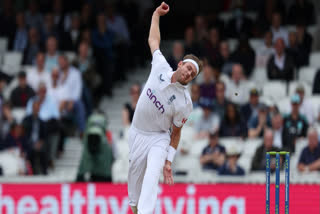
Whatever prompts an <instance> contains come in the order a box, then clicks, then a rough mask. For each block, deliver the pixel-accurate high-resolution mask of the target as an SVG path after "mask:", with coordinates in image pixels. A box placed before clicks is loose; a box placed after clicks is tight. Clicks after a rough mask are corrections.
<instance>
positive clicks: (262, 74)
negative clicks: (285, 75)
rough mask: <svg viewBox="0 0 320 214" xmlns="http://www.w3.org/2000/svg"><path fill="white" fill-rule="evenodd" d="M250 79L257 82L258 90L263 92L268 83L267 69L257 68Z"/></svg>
mask: <svg viewBox="0 0 320 214" xmlns="http://www.w3.org/2000/svg"><path fill="white" fill-rule="evenodd" d="M250 79H251V81H253V82H255V83H256V86H257V87H258V89H259V90H261V89H262V85H263V84H264V83H266V82H268V77H267V70H266V68H255V69H254V71H253V74H252V75H251V78H250Z"/></svg>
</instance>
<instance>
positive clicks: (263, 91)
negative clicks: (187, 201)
mask: <svg viewBox="0 0 320 214" xmlns="http://www.w3.org/2000/svg"><path fill="white" fill-rule="evenodd" d="M229 2H230V1H229ZM288 4H289V3H288ZM315 4H316V3H315ZM25 6H26V5H25ZM105 6H106V5H104V6H103V7H105ZM121 6H123V5H120V6H119V8H118V11H116V12H117V16H115V17H117V19H118V20H122V21H119V23H123V25H119V26H112V24H114V25H116V23H112V22H109V24H110V25H111V26H112V27H114V28H113V31H117V30H118V32H116V34H114V33H115V32H113V31H112V32H111V31H110V32H109V31H104V30H102V32H100V33H101V35H103V36H104V37H103V39H105V40H103V41H102V43H103V44H105V43H107V42H110V41H109V40H111V38H112V37H113V36H114V37H115V38H116V39H115V41H114V43H113V42H111V43H112V45H110V46H108V47H107V48H106V47H104V46H103V45H102V46H101V44H102V43H100V42H101V41H98V40H99V38H98V37H95V38H91V37H92V36H93V35H94V32H96V31H95V30H96V25H95V24H94V23H95V18H94V15H101V14H102V13H104V15H106V16H100V18H101V17H102V18H105V19H106V20H107V18H106V17H110V16H113V14H107V12H105V11H100V10H97V8H91V9H90V10H91V16H90V17H89V18H88V17H87V16H86V14H82V13H86V10H87V8H88V7H87V6H86V5H85V4H82V5H79V8H80V7H83V8H84V9H83V10H82V9H81V10H79V8H78V13H74V11H73V7H71V9H70V8H65V9H66V12H65V13H64V14H58V15H55V17H54V19H52V18H53V17H52V14H51V13H47V11H46V10H44V9H43V11H42V9H41V8H40V9H41V13H39V14H40V17H42V19H43V20H40V27H39V26H38V24H39V23H38V21H39V20H38V19H37V17H36V16H35V17H31V18H30V17H28V18H26V23H27V26H28V27H27V29H30V28H31V27H36V28H38V33H39V34H40V35H39V37H40V38H39V40H40V41H41V42H39V43H38V44H37V45H35V46H32V47H29V45H30V44H29V42H30V39H28V38H24V39H26V40H27V43H28V44H26V45H25V47H24V45H23V44H22V43H23V41H22V43H21V44H22V45H21V47H23V48H24V50H23V51H21V50H19V51H17V48H18V46H19V48H20V43H19V39H18V37H19V36H18V33H16V29H15V28H16V24H15V18H14V17H12V20H11V21H10V20H9V21H8V20H7V19H5V17H4V15H3V14H2V13H1V16H0V21H3V22H1V23H7V24H8V23H9V24H8V25H7V27H8V26H9V27H10V26H12V27H13V28H14V30H13V31H10V28H9V27H8V28H7V31H6V26H4V27H3V28H4V30H1V32H0V68H1V72H0V73H1V75H0V83H1V84H0V86H1V87H0V111H1V116H0V123H1V124H0V128H1V136H0V137H1V142H0V149H1V151H0V166H1V168H2V170H3V174H4V176H0V182H72V181H75V179H76V175H77V170H78V167H79V164H80V159H81V155H82V152H83V145H82V143H81V141H82V140H83V137H85V136H83V130H81V129H80V128H79V127H78V126H77V125H78V124H79V123H78V121H79V120H78V119H79V118H81V117H82V118H83V117H84V118H85V119H86V118H88V116H89V115H91V113H92V112H93V111H95V110H101V111H103V112H104V113H105V116H106V118H107V120H108V130H107V131H109V133H112V134H111V135H112V139H109V142H110V144H112V147H113V152H114V156H115V158H116V160H115V162H114V163H113V166H112V181H113V182H115V183H124V182H126V181H127V171H128V167H129V165H128V154H129V148H128V145H127V140H128V139H127V135H128V128H129V127H128V126H124V124H123V123H122V117H123V111H122V110H123V108H124V104H125V103H127V102H129V101H130V99H131V96H130V88H131V86H132V85H134V84H137V83H138V84H140V85H141V86H142V87H143V83H144V82H145V81H146V79H147V78H148V75H149V72H150V67H151V65H150V53H149V50H148V48H147V47H146V40H147V33H148V32H145V31H146V29H148V26H149V18H150V17H149V16H150V14H148V11H145V12H146V13H145V14H144V13H143V12H141V14H140V15H141V16H140V19H141V20H140V21H139V23H135V21H134V20H136V19H135V18H136V17H135V14H133V15H132V14H131V13H130V11H129V9H130V7H128V6H127V7H125V6H123V7H124V8H122V7H121ZM289 6H290V5H287V7H288V8H289ZM25 8H26V7H25ZM48 8H50V9H51V6H48ZM230 8H231V7H230ZM230 8H229V9H230ZM220 9H221V10H220V11H219V15H218V19H219V21H221V22H222V23H223V26H225V27H226V26H227V25H228V24H229V22H230V21H231V20H232V19H237V18H239V20H240V22H241V21H242V17H235V14H234V13H233V12H231V9H230V10H229V11H225V10H224V9H222V8H220ZM26 10H27V9H26ZM48 11H49V10H48ZM243 12H244V14H245V17H246V18H248V20H249V21H251V22H252V29H250V35H246V38H248V41H249V45H248V46H251V48H252V49H253V51H254V52H255V53H256V52H257V50H258V49H259V48H260V47H262V46H263V45H264V38H263V35H264V32H265V31H266V30H269V29H270V23H271V20H268V22H269V23H260V22H259V21H261V20H259V17H260V16H261V14H260V13H261V11H253V12H252V11H251V12H246V11H243ZM272 12H274V11H272ZM60 15H61V16H60ZM208 15H209V14H208ZM271 15H272V14H268V17H269V18H270V17H271ZM281 15H282V16H283V15H285V14H281ZM62 17H63V19H64V20H62V21H61V20H60V21H59V22H58V21H57V20H58V19H59V18H62ZM77 17H80V19H79V20H78V19H77ZM146 17H147V18H146ZM208 17H209V16H208ZM208 17H207V16H204V18H205V19H206V18H208ZM192 18H193V17H192ZM192 18H189V19H188V20H183V21H184V22H186V23H184V24H183V25H182V26H183V27H186V26H189V25H190V23H191V24H194V23H193V22H192V20H191V19H192ZM269 18H268V19H269ZM283 18H284V21H285V19H286V17H283ZM318 19H319V18H318ZM106 20H102V21H106ZM190 20H191V22H190ZM52 21H53V22H54V23H52ZM77 21H80V25H79V26H77V25H78V24H79V23H78V24H77ZM207 21H208V23H206V22H205V26H204V28H205V31H206V32H205V33H204V37H206V35H207V34H208V32H207V31H208V30H209V28H211V27H217V28H219V26H218V24H217V23H218V21H216V22H214V21H212V20H211V21H210V19H209V18H208V20H207ZM165 22H166V20H164V23H165ZM37 23H38V24H37ZM102 23H103V22H102ZM51 24H52V25H53V28H51V27H50V26H51ZM260 24H261V26H260ZM265 24H266V29H263V30H261V29H260V27H261V28H263V27H264V25H265ZM284 24H286V22H284ZM297 24H300V23H292V24H290V25H284V26H283V30H284V32H287V33H288V32H289V33H290V32H293V31H294V32H297V31H298V30H297ZM135 26H137V27H136V28H135ZM166 26H168V25H166ZM191 27H192V35H191V37H194V40H193V43H192V44H191V46H190V47H189V50H193V51H195V52H197V51H198V52H199V56H201V58H202V59H203V60H204V62H205V64H210V65H211V66H212V67H213V68H214V69H212V70H213V71H212V74H211V75H212V79H213V82H214V84H216V83H217V82H219V81H222V82H224V83H225V87H226V86H228V84H229V83H230V81H231V80H230V79H231V77H230V74H231V73H221V72H220V69H221V68H222V66H223V65H224V64H225V63H230V64H231V65H232V64H233V63H239V60H238V59H237V60H235V61H232V60H233V59H232V57H229V58H228V59H222V58H223V57H222V56H221V55H222V53H221V50H220V48H221V47H220V46H217V47H209V48H208V47H206V48H204V47H203V46H205V44H206V41H205V40H200V41H198V40H197V39H198V36H199V35H198V34H199V32H198V31H197V29H198V28H200V27H203V26H200V27H199V26H195V25H193V26H191ZM306 29H307V32H309V33H310V35H311V36H312V37H313V41H311V44H310V49H311V50H312V52H310V53H308V54H310V56H309V64H308V65H304V66H302V67H299V68H298V67H297V66H296V67H295V71H294V72H295V73H294V75H293V76H294V80H292V81H287V82H284V81H280V80H269V79H268V76H267V69H266V67H254V68H253V72H252V74H251V75H248V77H247V79H246V80H245V81H246V82H245V84H246V86H247V88H248V89H249V88H250V89H251V88H257V89H258V91H259V92H260V95H261V96H260V98H259V99H260V100H259V103H264V104H266V105H267V106H268V108H269V112H270V115H274V113H275V112H276V110H274V108H275V107H276V108H277V109H278V110H279V112H280V113H281V115H282V116H284V115H286V114H288V113H290V111H289V110H290V109H291V106H290V105H291V101H290V99H291V97H292V96H293V95H295V94H296V89H297V87H298V86H303V88H304V91H305V97H306V98H308V100H309V101H310V103H311V105H312V108H313V110H314V111H315V114H316V116H317V118H316V120H315V122H314V123H313V124H310V125H312V126H315V127H316V128H317V129H318V133H320V132H319V131H320V125H319V119H320V118H319V113H320V97H319V95H315V94H312V88H311V87H312V85H313V84H314V79H315V75H316V73H317V71H318V69H319V68H320V52H319V49H317V47H316V40H319V38H316V37H317V35H318V31H319V23H317V24H315V25H314V24H312V25H307V26H306ZM98 30H99V29H98ZM98 30H97V31H98ZM170 30H171V29H170V26H169V27H168V28H165V27H164V29H163V32H164V33H165V32H169V33H170ZM183 30H185V29H183ZM259 31H261V32H259ZM70 32H72V33H70ZM106 32H108V33H106ZM126 32H127V33H128V32H129V33H130V37H129V38H128V37H127V36H128V34H127V33H126ZM225 32H226V30H225V29H223V30H222V32H219V33H220V37H221V38H219V41H220V43H219V44H221V42H222V41H227V43H228V45H229V51H230V56H231V55H232V53H234V51H235V50H236V49H237V47H238V45H239V41H240V40H239V38H240V37H241V36H242V33H243V32H241V33H239V35H238V34H237V35H232V37H228V35H224V34H225ZM109 33H110V34H109ZM119 34H121V36H122V37H121V36H120V37H118V36H119ZM182 34H183V32H177V35H179V36H178V38H174V37H173V38H170V36H167V35H162V36H163V37H164V40H163V41H162V42H161V50H162V53H163V55H164V56H166V57H169V56H170V55H172V47H173V44H174V43H175V42H176V41H178V42H181V43H183V44H184V43H185V41H184V40H183V36H182ZM52 35H53V36H54V37H55V38H56V41H57V44H51V45H50V44H47V45H45V44H46V43H47V40H48V38H50V37H51V36H52ZM68 35H69V37H68ZM111 35H112V36H111ZM286 36H287V35H286ZM299 36H301V35H298V36H297V38H298V40H299V45H301V46H302V47H306V46H308V44H306V43H308V42H306V40H307V39H305V37H303V36H302V37H303V38H300V37H299ZM304 36H305V35H304ZM66 38H68V39H70V40H67V39H66ZM64 39H66V41H70V42H71V43H72V45H70V44H67V43H66V41H64ZM301 40H302V41H301ZM106 41H107V42H106ZM81 42H85V43H86V44H87V45H88V50H87V51H88V59H86V60H84V59H82V58H81V57H80V53H79V50H78V46H79V44H80V43H81ZM53 43H54V42H53ZM14 44H16V45H14ZM18 44H19V45H18ZM15 46H16V47H15ZM44 46H46V47H44ZM111 47H112V48H111ZM19 48H18V49H19ZM210 48H212V49H210ZM246 48H248V47H245V49H246ZM102 49H103V50H102ZM203 49H206V50H207V51H203ZM211 51H212V52H211ZM39 52H44V53H45V59H44V63H45V67H41V65H39V64H41V63H39V62H38V61H37V57H36V56H37V54H38V53H39ZM51 53H53V54H51ZM212 53H217V55H214V54H212ZM29 54H30V56H32V61H33V63H31V64H27V63H25V58H26V56H27V55H29ZM101 54H102V55H103V57H102V58H101ZM210 54H212V55H214V56H211V55H210ZM209 55H210V56H209ZM61 56H65V57H66V59H67V61H68V63H69V65H70V67H68V66H67V68H65V69H62V67H65V65H63V62H61V61H62V60H61V58H60V57H61ZM294 57H295V56H293V58H294ZM107 58H108V60H110V61H109V62H112V63H110V64H112V66H111V67H109V66H110V64H108V63H105V62H104V60H101V59H107ZM206 58H210V59H214V60H213V61H210V60H206ZM77 59H80V62H82V63H80V65H78V67H74V66H73V65H75V64H74V62H75V61H76V60H77ZM81 60H83V61H81ZM246 60H247V58H245V59H241V61H242V62H244V63H245V64H247V61H246ZM281 60H282V59H279V60H278V61H277V60H275V61H276V62H275V64H276V65H277V66H279V67H282V66H283V64H282V63H283V61H281ZM90 63H92V67H90V69H91V68H93V70H94V73H95V74H96V76H97V77H98V78H96V79H98V81H95V80H96V79H95V78H93V80H92V78H91V79H90V77H92V76H91V74H92V73H90V72H89V70H90V69H89V68H88V64H90ZM248 64H254V62H251V61H250V62H248ZM35 65H39V68H40V69H39V68H38V67H37V66H35ZM48 65H49V67H51V68H58V70H59V75H60V77H61V75H62V74H66V73H67V72H65V73H63V71H62V70H68V71H69V72H70V73H72V72H73V74H75V75H74V76H71V77H70V76H69V77H70V78H69V79H68V77H66V79H68V80H66V82H69V83H70V84H69V85H68V84H67V83H66V87H67V88H68V90H66V91H63V90H62V89H61V88H59V86H61V85H60V84H62V83H60V82H59V81H58V83H56V82H54V78H53V77H51V73H52V71H46V70H45V69H46V68H47V66H48ZM243 67H245V66H244V65H243ZM248 67H250V66H248ZM113 69H114V72H111V73H109V74H110V76H109V77H108V76H106V75H105V73H104V71H108V72H109V71H110V70H113ZM34 70H36V71H37V72H39V73H38V74H39V78H40V79H41V80H42V82H45V85H46V90H47V91H46V93H47V94H48V96H50V97H51V98H52V99H53V98H56V99H55V102H57V103H59V105H57V106H55V107H56V109H55V110H52V112H56V110H57V111H58V116H56V115H55V116H52V115H51V114H50V118H47V117H46V116H47V114H49V113H47V112H45V113H43V112H42V113H41V110H40V113H39V114H40V115H42V116H43V114H44V116H43V118H41V120H44V121H45V122H46V123H48V126H50V131H51V132H50V134H52V135H54V134H56V133H57V132H58V134H59V137H60V138H59V140H58V141H59V142H56V143H58V144H59V146H58V149H57V151H51V152H54V153H55V154H56V158H54V160H48V165H49V166H48V173H47V175H35V174H34V173H32V172H30V171H28V169H27V168H28V167H29V166H28V164H29V163H28V162H29V161H28V158H27V156H26V157H24V158H21V157H20V156H19V152H21V151H19V149H17V148H16V147H15V148H16V149H15V150H12V151H11V150H10V151H8V149H3V148H2V144H5V142H6V141H5V138H6V137H8V136H9V135H10V131H9V130H10V127H11V126H13V125H14V124H18V126H23V121H24V119H25V117H26V116H28V115H30V114H32V109H31V108H30V107H29V109H28V107H27V106H26V107H24V108H9V110H8V109H6V107H4V106H5V105H4V103H6V101H8V100H9V99H10V96H11V94H12V91H13V89H14V88H16V87H17V86H18V84H19V80H18V78H17V74H18V73H19V72H20V71H25V72H26V73H30V72H31V71H34ZM42 70H43V71H42ZM41 72H48V73H49V74H50V78H49V82H46V80H45V78H44V77H41V76H42V75H41ZM244 72H246V71H244ZM88 76H89V77H88ZM42 78H43V79H42ZM108 78H111V81H109V80H110V79H109V80H108V83H109V84H110V85H108V84H107V83H105V82H103V81H101V80H103V79H108ZM201 78H202V79H201ZM79 79H80V81H79ZM74 81H79V82H78V83H79V85H82V84H83V87H82V90H81V94H77V95H74V94H73V92H74V91H76V90H75V87H74V86H75V84H74ZM99 81H100V84H99ZM2 82H5V84H4V85H5V87H2ZM62 82H64V81H62ZM92 82H93V83H94V84H91V83H92ZM101 82H103V83H102V84H101ZM202 82H203V75H201V77H199V80H197V83H199V84H201V83H202ZM55 84H57V85H58V86H57V87H56V86H54V85H55ZM234 84H237V83H234ZM57 88H59V89H57ZM60 89H61V91H62V92H57V91H59V90H60ZM109 89H110V93H106V91H107V90H109ZM215 90H216V88H215ZM226 91H228V90H226ZM39 93H41V92H38V91H36V96H35V97H34V99H35V100H37V99H40V97H41V95H40V94H39ZM217 93H218V92H216V91H215V98H214V102H216V101H217V100H218V98H217V97H218V95H217ZM248 93H249V90H248ZM65 94H66V95H68V97H69V96H72V97H73V96H74V97H73V98H72V99H71V100H70V99H67V98H66V97H65V96H64V95H65ZM247 95H249V94H246V95H245V96H244V97H246V98H248V97H249V96H247ZM228 96H229V97H228V98H230V96H238V95H233V93H232V94H231V95H228ZM239 97H240V96H239ZM21 99H23V98H21ZM199 99H201V97H200V98H198V100H197V99H195V100H193V101H194V104H197V103H198V101H199ZM29 101H30V100H29ZM228 102H229V100H227V101H226V103H228ZM226 103H222V104H221V103H218V104H217V102H216V103H215V105H214V106H215V108H216V109H213V112H214V113H217V112H218V111H219V109H218V108H219V107H221V106H222V107H221V108H220V110H221V109H222V111H221V112H222V115H223V114H224V110H225V106H227V104H226ZM247 103H248V100H245V104H247ZM301 105H302V103H301ZM8 106H9V105H8ZM29 106H32V104H31V103H29ZM49 106H50V105H49ZM238 107H239V108H240V106H238ZM3 109H6V110H7V111H3ZM194 109H195V111H194V112H193V113H194V114H193V117H194V118H190V121H191V120H192V121H196V120H197V119H199V118H198V117H200V116H202V115H203V109H202V108H201V107H199V106H196V105H195V106H194ZM46 110H47V109H46ZM251 110H252V115H251V116H254V115H255V114H256V112H257V109H256V108H253V107H252V109H251ZM52 112H50V113H52ZM221 112H219V113H221ZM52 114H55V113H52ZM42 116H40V117H42ZM13 119H14V120H13ZM220 119H221V120H220V121H222V119H223V118H220ZM13 121H14V122H13ZM51 122H52V123H51ZM55 122H57V123H55ZM82 122H83V121H82ZM84 122H85V121H84ZM2 124H5V125H6V126H7V127H4V126H3V125H2ZM52 124H53V127H52V126H51V125H52ZM57 124H58V125H57ZM244 124H245V123H244ZM69 125H70V126H69ZM20 128H21V127H20ZM24 128H25V127H24ZM82 128H83V127H82ZM11 131H12V132H15V131H14V130H11ZM4 132H5V136H2V134H3V133H4ZM195 135H196V131H195V129H194V126H193V125H191V124H189V125H188V124H186V127H184V129H183V131H182V136H181V143H180V147H181V148H180V149H179V152H178V154H177V156H176V159H175V164H174V172H175V177H176V178H175V180H176V181H177V182H196V183H215V182H222V183H224V182H230V183H235V182H237V183H239V182H240V183H264V182H265V177H264V173H263V172H252V171H251V169H250V166H251V162H252V159H253V156H254V154H255V151H256V149H257V148H258V147H259V146H260V145H262V142H263V139H262V138H253V139H249V138H247V136H242V137H227V138H219V143H220V144H221V145H222V146H224V147H225V148H226V150H230V149H231V148H236V149H237V150H238V151H240V152H241V155H240V157H239V159H238V164H239V165H240V166H241V167H242V168H243V169H244V171H245V176H243V177H242V178H241V179H239V177H238V178H237V177H232V176H220V175H218V172H217V171H206V170H203V169H202V166H201V164H200V157H201V155H202V152H203V149H204V148H205V147H206V146H207V145H208V139H207V138H204V139H196V138H195ZM33 143H34V142H33ZM307 144H308V140H307V138H302V139H300V138H299V139H297V142H296V151H295V153H294V154H292V156H291V160H292V162H291V171H292V176H291V177H292V178H291V181H292V182H293V183H320V173H319V171H317V172H312V173H307V174H304V173H301V172H299V171H298V169H297V164H298V162H299V157H300V154H301V152H302V150H303V148H305V146H307ZM283 149H285V148H283ZM25 152H26V151H23V153H25ZM48 153H49V152H48ZM26 163H27V164H26ZM281 179H282V181H283V179H284V176H281Z"/></svg>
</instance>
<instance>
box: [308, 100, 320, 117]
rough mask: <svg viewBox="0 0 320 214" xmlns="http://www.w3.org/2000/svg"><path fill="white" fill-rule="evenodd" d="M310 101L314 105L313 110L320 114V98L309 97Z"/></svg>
mask: <svg viewBox="0 0 320 214" xmlns="http://www.w3.org/2000/svg"><path fill="white" fill-rule="evenodd" d="M309 100H310V102H311V103H312V105H313V109H314V110H315V111H316V113H317V114H319V113H320V96H312V97H309Z"/></svg>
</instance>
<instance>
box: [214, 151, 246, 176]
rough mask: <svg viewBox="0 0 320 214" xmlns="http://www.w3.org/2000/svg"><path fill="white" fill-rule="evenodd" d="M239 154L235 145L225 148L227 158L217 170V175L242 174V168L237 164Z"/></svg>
mask: <svg viewBox="0 0 320 214" xmlns="http://www.w3.org/2000/svg"><path fill="white" fill-rule="evenodd" d="M240 156H241V153H240V151H239V149H238V148H236V147H235V146H232V147H230V148H227V158H226V161H225V163H224V164H223V165H222V166H221V167H220V168H219V170H218V173H219V175H232V176H237V175H244V174H245V172H244V170H243V168H242V167H241V166H239V165H238V164H237V162H238V159H239V158H240Z"/></svg>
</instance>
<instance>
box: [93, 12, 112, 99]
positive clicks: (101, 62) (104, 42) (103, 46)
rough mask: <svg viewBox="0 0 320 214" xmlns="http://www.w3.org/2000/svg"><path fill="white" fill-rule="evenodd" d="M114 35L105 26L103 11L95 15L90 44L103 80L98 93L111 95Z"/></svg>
mask: <svg viewBox="0 0 320 214" xmlns="http://www.w3.org/2000/svg"><path fill="white" fill-rule="evenodd" d="M115 39H116V38H115V35H114V33H113V32H112V31H110V30H109V29H108V28H107V26H106V17H105V15H104V14H103V13H100V14H99V15H98V16H97V28H96V29H94V30H93V32H92V45H93V49H94V55H95V57H96V62H97V70H98V71H99V72H100V76H101V78H102V80H103V84H102V85H101V86H102V87H101V88H100V93H102V94H103V93H106V94H107V95H108V96H112V81H113V79H114V77H113V74H114V63H113V59H114V50H113V46H114V40H115Z"/></svg>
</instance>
